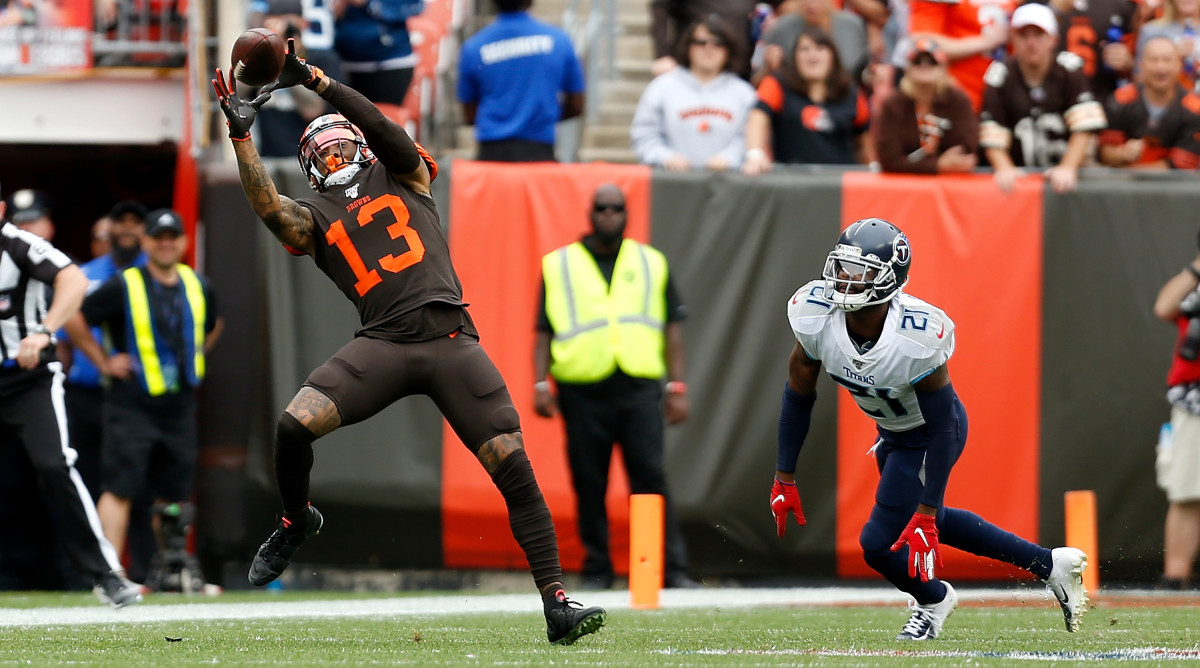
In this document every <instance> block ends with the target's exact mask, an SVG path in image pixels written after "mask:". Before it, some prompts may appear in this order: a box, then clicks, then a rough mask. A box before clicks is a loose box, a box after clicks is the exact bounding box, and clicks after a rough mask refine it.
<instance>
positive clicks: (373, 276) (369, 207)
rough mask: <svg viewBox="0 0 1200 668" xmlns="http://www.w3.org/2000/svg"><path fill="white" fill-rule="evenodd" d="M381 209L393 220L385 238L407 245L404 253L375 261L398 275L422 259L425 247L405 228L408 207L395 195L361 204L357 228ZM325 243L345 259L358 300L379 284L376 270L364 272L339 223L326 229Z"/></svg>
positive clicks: (414, 231)
mask: <svg viewBox="0 0 1200 668" xmlns="http://www.w3.org/2000/svg"><path fill="white" fill-rule="evenodd" d="M383 210H390V211H391V212H392V215H394V216H395V217H396V222H394V223H392V224H391V225H388V227H387V232H388V236H390V237H391V238H392V239H400V238H403V239H404V240H405V241H406V242H408V250H406V251H404V252H403V253H400V254H399V255H392V254H391V253H389V254H387V255H384V256H383V257H381V258H378V259H377V260H376V261H375V262H376V264H378V265H379V268H380V269H383V270H384V271H389V272H391V273H393V274H398V273H400V272H402V271H404V270H405V269H408V268H409V267H411V266H413V265H415V264H417V263H419V262H420V261H421V260H423V259H424V258H425V244H424V243H423V242H422V241H421V235H419V234H417V231H416V230H415V229H413V228H412V227H410V226H409V224H408V221H409V213H408V207H406V206H405V205H404V200H402V199H400V198H399V197H398V196H396V195H391V194H388V195H383V196H381V197H379V198H377V199H374V200H371V201H370V202H367V203H366V204H364V205H362V206H361V207H360V208H359V209H358V226H359V227H366V226H367V224H368V223H370V222H371V221H373V220H375V215H376V214H378V213H379V212H381V211H383ZM325 241H326V242H328V243H329V245H330V246H333V247H334V248H337V249H338V252H340V253H341V254H342V257H344V258H346V264H348V265H350V271H353V272H354V278H355V279H357V280H356V282H355V283H354V289H355V290H356V291H357V292H358V296H359V297H362V296H364V295H366V294H367V292H369V291H370V290H371V288H373V287H375V286H376V285H379V284H380V283H382V282H383V279H382V278H380V276H379V271H377V270H376V269H367V264H366V262H364V261H363V259H362V255H361V254H359V252H358V249H357V248H355V246H354V242H353V241H351V239H350V235H349V234H347V233H346V226H345V225H344V224H342V221H341V220H335V221H333V224H331V225H330V226H329V231H328V232H326V233H325Z"/></svg>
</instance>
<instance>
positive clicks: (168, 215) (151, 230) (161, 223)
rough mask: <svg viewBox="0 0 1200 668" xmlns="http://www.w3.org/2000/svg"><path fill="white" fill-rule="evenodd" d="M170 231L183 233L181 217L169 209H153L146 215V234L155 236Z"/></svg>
mask: <svg viewBox="0 0 1200 668" xmlns="http://www.w3.org/2000/svg"><path fill="white" fill-rule="evenodd" d="M167 232H172V233H174V234H183V219H181V218H180V217H179V214H177V213H175V212H174V211H172V210H170V209H155V210H153V211H151V212H150V213H149V214H147V215H146V236H151V237H157V236H158V235H160V234H166V233H167Z"/></svg>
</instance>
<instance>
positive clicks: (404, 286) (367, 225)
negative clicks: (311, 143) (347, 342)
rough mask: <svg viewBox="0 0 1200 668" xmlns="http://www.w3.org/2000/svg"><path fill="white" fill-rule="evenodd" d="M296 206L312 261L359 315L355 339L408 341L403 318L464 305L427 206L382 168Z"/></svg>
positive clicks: (429, 204) (433, 214)
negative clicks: (303, 217) (303, 216)
mask: <svg viewBox="0 0 1200 668" xmlns="http://www.w3.org/2000/svg"><path fill="white" fill-rule="evenodd" d="M296 202H297V203H298V204H300V205H302V206H304V207H306V208H308V209H309V210H310V211H311V212H312V215H313V222H314V224H315V228H316V229H315V230H314V231H313V258H314V259H315V260H316V263H317V266H318V267H320V268H321V271H323V272H325V274H326V275H327V276H329V278H331V279H333V282H334V283H336V284H337V286H338V288H339V289H340V290H341V291H342V293H343V294H345V295H346V297H348V298H349V299H350V301H352V302H354V305H355V307H357V308H358V315H359V319H360V321H361V322H362V329H360V330H359V333H360V334H368V335H375V336H378V337H379V338H385V339H394V338H397V335H399V336H400V337H401V338H409V336H410V335H411V334H412V332H411V323H406V322H404V320H405V318H404V316H405V314H408V313H411V312H412V311H413V310H415V309H417V308H418V307H421V306H423V305H425V304H429V303H431V302H442V303H447V304H454V305H463V301H462V284H461V283H460V282H459V280H458V275H457V274H456V273H455V272H454V266H453V265H452V264H451V263H450V247H449V244H448V243H447V241H446V235H445V233H444V232H443V231H442V227H441V223H440V222H439V218H438V213H437V209H436V207H435V206H434V202H433V199H432V198H430V197H426V196H424V195H418V194H416V193H415V192H413V191H412V190H410V189H409V188H408V187H406V186H404V185H403V184H401V183H400V182H399V181H397V180H396V178H395V177H394V176H393V175H392V174H391V173H390V172H389V171H388V170H387V168H386V167H384V166H383V165H382V164H380V163H378V162H376V163H374V164H371V165H368V166H367V167H364V168H363V169H362V171H360V172H359V173H358V174H356V175H355V176H354V178H353V179H352V180H351V181H350V182H349V183H346V184H342V185H336V186H329V187H327V188H326V189H325V192H322V193H318V194H316V195H314V196H312V197H306V198H302V199H298V200H296Z"/></svg>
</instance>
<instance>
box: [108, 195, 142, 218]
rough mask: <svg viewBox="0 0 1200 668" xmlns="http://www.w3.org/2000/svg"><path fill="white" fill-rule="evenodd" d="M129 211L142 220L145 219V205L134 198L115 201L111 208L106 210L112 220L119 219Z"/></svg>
mask: <svg viewBox="0 0 1200 668" xmlns="http://www.w3.org/2000/svg"><path fill="white" fill-rule="evenodd" d="M129 213H132V214H133V215H135V216H137V217H138V219H139V220H141V221H142V222H145V221H146V207H145V206H144V205H143V204H142V203H141V202H139V201H137V200H135V199H127V200H123V201H120V202H117V203H116V204H114V205H113V208H112V210H111V211H109V212H108V217H109V218H112V219H113V220H120V219H121V218H122V217H124V216H125V214H129Z"/></svg>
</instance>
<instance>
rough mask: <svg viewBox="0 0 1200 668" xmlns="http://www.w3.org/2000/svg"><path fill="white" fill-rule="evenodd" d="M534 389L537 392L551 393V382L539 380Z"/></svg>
mask: <svg viewBox="0 0 1200 668" xmlns="http://www.w3.org/2000/svg"><path fill="white" fill-rule="evenodd" d="M533 389H534V390H537V391H538V392H549V391H550V381H548V380H539V381H538V382H536V383H534V384H533Z"/></svg>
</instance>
